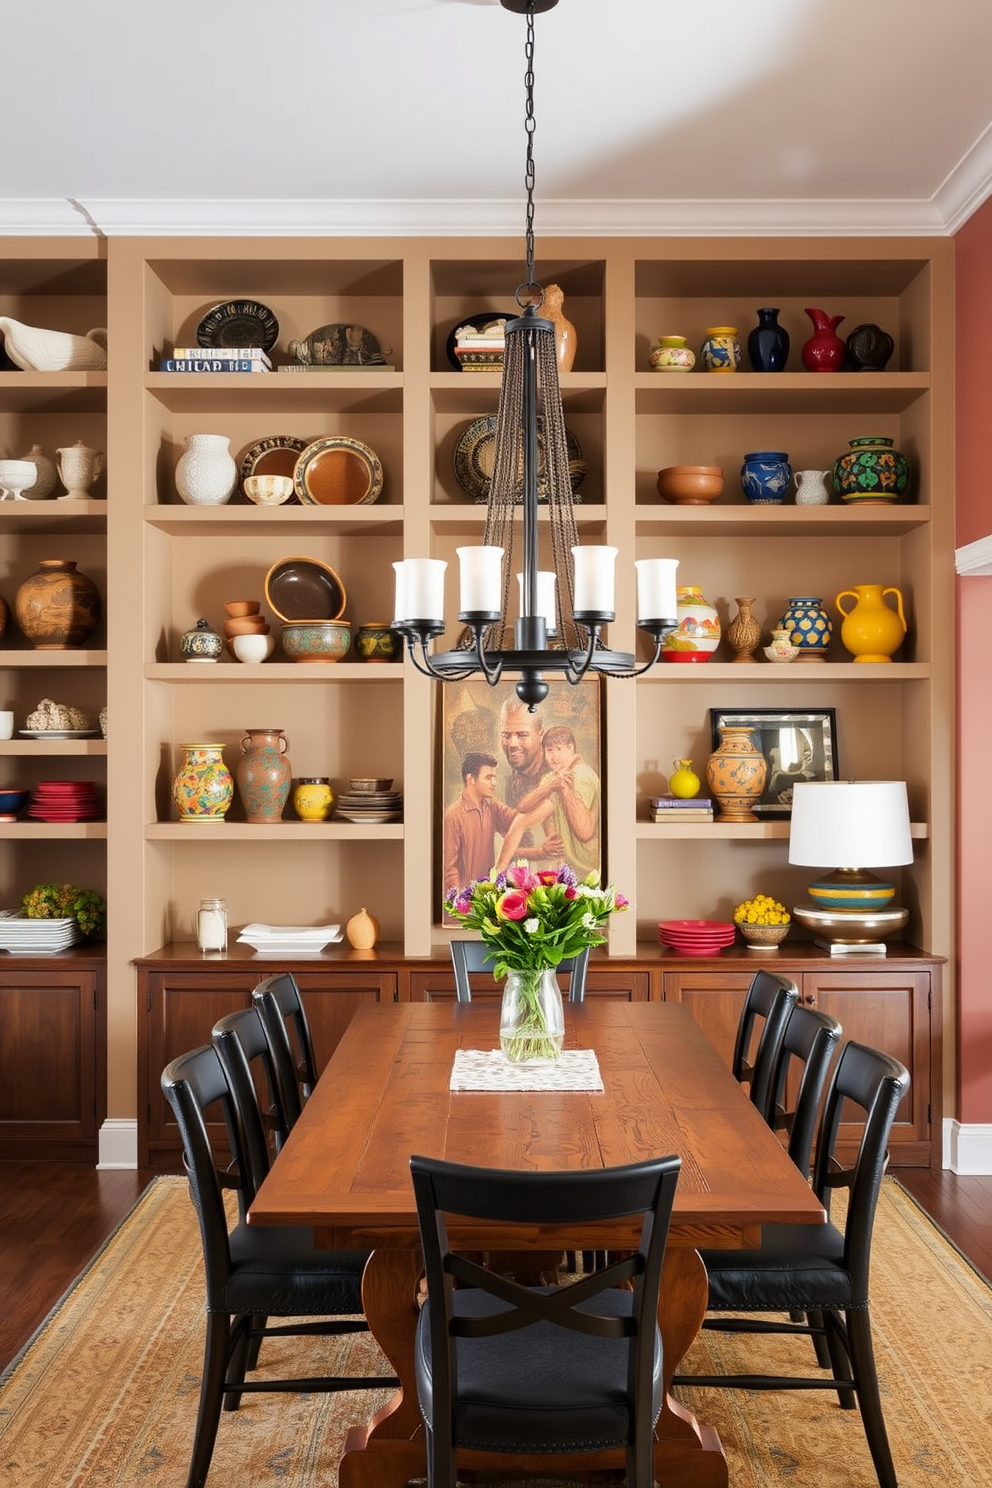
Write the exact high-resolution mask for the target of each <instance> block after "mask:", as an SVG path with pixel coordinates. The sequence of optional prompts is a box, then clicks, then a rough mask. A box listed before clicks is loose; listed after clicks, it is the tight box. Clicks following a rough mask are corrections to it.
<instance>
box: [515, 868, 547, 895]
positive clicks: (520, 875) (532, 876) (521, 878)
mask: <svg viewBox="0 0 992 1488" xmlns="http://www.w3.org/2000/svg"><path fill="white" fill-rule="evenodd" d="M506 877H507V881H508V882H509V883H511V884H513V886H514V888H515V889H523V891H524V893H525V894H529V893H530V891H531V889H536V888H537V886H538V884H539V883H540V882H541V880H540V879H539V878H538V876H537V874H536V873H531V871H530V869H529V868H528V867H527V864H526V863H514V865H513V867H512V868H508V869H507V870H506Z"/></svg>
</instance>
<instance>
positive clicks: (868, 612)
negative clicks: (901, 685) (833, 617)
mask: <svg viewBox="0 0 992 1488" xmlns="http://www.w3.org/2000/svg"><path fill="white" fill-rule="evenodd" d="M889 594H892V595H895V602H896V607H895V609H894V610H893V609H892V608H891V606H890V605H887V604H886V603H885V600H886V596H887V595H889ZM845 599H853V600H854V603H853V605H851V606H850V608H849V609H845V608H844V606H843V604H842V603H841V600H845ZM836 603H837V608H838V610H840V612H841V614H842V615H843V617H844V619H843V622H842V624H841V627H840V638H841V641H842V642H843V644H844V646H845V647H846V649H847V650H848V651H850V653H851V655H852V656H853V657H854V659H855V661H889V662H891V660H892V653H893V651H898V650H899V647H900V646H901V645H902V643H903V641H904V640H905V638H906V616H905V614H904V613H903V607H902V593H901V591H900V590H899V589H897V588H896V587H895V586H894V585H893V584H889V585H887V586H886V587H885V588H883V587H882V585H881V584H855V586H854V588H853V589H842V590H841V592H840V594H838V596H837V601H836Z"/></svg>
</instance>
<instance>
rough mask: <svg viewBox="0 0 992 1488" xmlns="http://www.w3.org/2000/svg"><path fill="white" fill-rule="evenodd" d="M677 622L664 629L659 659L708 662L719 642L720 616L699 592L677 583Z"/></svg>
mask: <svg viewBox="0 0 992 1488" xmlns="http://www.w3.org/2000/svg"><path fill="white" fill-rule="evenodd" d="M675 596H676V600H677V606H676V616H677V618H678V622H679V623H678V625H677V626H676V627H675V629H674V630H669V631H666V632H665V636H664V639H663V640H662V643H661V658H662V660H663V661H685V662H689V661H709V659H710V657H711V656H712V655H713V652H714V651H715V650H716V648H717V646H719V644H720V634H721V630H720V616H719V615H718V614H717V612H716V610H715V609H714V607H713V606H712V605H711V604H710V603H709V601H708V600H707V599H706V598H704V596H703V591H702V590H701V589H698V588H696V587H695V586H694V585H691V584H685V585H680V586H679V587H678V588H677V589H676V591H675Z"/></svg>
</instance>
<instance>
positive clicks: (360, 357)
mask: <svg viewBox="0 0 992 1488" xmlns="http://www.w3.org/2000/svg"><path fill="white" fill-rule="evenodd" d="M289 354H290V356H291V357H295V359H296V360H297V361H298V362H302V364H303V365H304V366H305V367H381V366H382V365H383V363H384V362H385V357H384V356H383V354H382V352H381V351H380V349H379V342H378V341H377V340H376V338H375V336H373V334H372V332H371V331H367V330H366V329H365V327H364V326H360V325H344V324H335V325H323V326H318V327H317V329H316V330H315V331H311V332H310V334H309V336H307V338H306V340H305V341H290V343H289Z"/></svg>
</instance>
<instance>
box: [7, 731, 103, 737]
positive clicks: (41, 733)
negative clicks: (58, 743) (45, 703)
mask: <svg viewBox="0 0 992 1488" xmlns="http://www.w3.org/2000/svg"><path fill="white" fill-rule="evenodd" d="M17 732H18V733H19V734H20V736H21V738H22V739H99V737H100V730H99V729H18V730H17Z"/></svg>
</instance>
